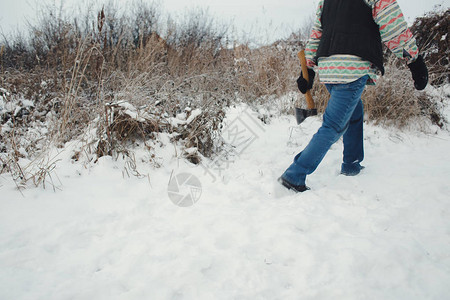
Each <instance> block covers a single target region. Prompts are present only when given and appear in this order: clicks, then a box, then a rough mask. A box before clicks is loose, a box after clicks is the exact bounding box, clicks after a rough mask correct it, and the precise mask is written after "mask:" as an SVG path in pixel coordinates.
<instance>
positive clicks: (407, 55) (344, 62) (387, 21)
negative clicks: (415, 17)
mask: <svg viewBox="0 0 450 300" xmlns="http://www.w3.org/2000/svg"><path fill="white" fill-rule="evenodd" d="M324 1H325V0H320V1H319V5H318V8H317V13H316V20H315V22H314V25H313V28H312V31H311V35H310V39H309V41H308V43H307V45H306V50H305V55H306V59H307V62H308V66H309V67H311V68H312V67H316V66H315V63H314V61H313V58H314V56H315V54H316V52H317V49H318V47H319V44H320V39H321V37H322V23H321V15H322V8H323V2H324ZM363 1H365V2H366V3H367V5H369V6H370V7H371V8H372V15H373V19H374V21H375V23H376V24H378V26H379V28H380V34H381V40H382V41H383V43H384V44H385V45H386V46H387V47H388V48H389V49H390V50H391V51H392V52H393V53H394V54H395V55H396V56H397V57H399V58H403V59H405V60H406V62H407V63H410V62H413V61H414V60H415V59H416V58H417V56H418V54H419V51H418V49H417V45H416V40H415V39H414V37H413V35H412V33H411V31H410V30H409V29H408V25H407V23H406V21H405V18H404V16H403V13H402V11H401V10H400V6H399V5H398V3H397V1H396V0H363ZM317 69H318V72H319V77H320V82H322V83H332V84H338V83H349V82H352V81H355V80H357V79H358V78H361V77H362V76H365V75H369V80H368V82H367V83H368V84H375V83H376V79H377V73H378V72H377V69H376V68H375V66H374V65H373V64H372V63H370V62H369V61H365V60H363V59H362V58H360V57H358V56H354V55H341V54H338V55H332V56H329V57H321V58H319V61H318V66H317Z"/></svg>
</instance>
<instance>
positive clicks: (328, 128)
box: [282, 75, 368, 185]
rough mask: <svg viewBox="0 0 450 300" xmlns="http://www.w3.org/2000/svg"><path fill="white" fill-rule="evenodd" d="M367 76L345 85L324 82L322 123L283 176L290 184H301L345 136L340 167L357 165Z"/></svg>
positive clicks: (362, 157)
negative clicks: (327, 95) (326, 98)
mask: <svg viewBox="0 0 450 300" xmlns="http://www.w3.org/2000/svg"><path fill="white" fill-rule="evenodd" d="M367 79H368V75H366V76H363V77H361V78H359V79H358V80H356V81H353V82H351V83H347V84H326V85H325V86H326V88H327V90H328V92H329V93H330V96H331V97H330V100H329V101H328V105H327V108H326V109H325V113H324V115H323V123H322V126H321V127H320V128H319V130H318V131H317V133H316V134H315V135H314V136H313V137H312V139H311V141H310V142H309V144H308V146H306V148H305V149H304V150H303V151H302V152H300V153H299V154H297V155H296V156H295V158H294V162H293V163H292V164H291V165H290V166H289V168H287V170H286V171H285V172H284V173H283V175H282V177H283V178H284V179H285V180H287V181H288V182H290V183H291V184H293V185H304V184H305V180H306V175H309V174H311V173H312V172H314V171H315V170H316V168H317V166H318V165H319V164H320V162H321V161H322V159H323V158H324V156H325V154H326V153H327V152H328V150H329V149H330V147H331V145H333V144H334V143H335V142H336V141H337V140H338V139H339V138H340V137H341V136H344V153H343V154H344V159H343V160H344V163H343V165H342V168H344V167H348V168H351V167H352V166H353V167H355V168H356V167H358V168H359V167H360V165H359V163H360V162H361V161H362V160H363V159H364V146H363V119H364V109H363V104H362V101H361V94H362V92H363V91H364V88H365V86H366V82H367Z"/></svg>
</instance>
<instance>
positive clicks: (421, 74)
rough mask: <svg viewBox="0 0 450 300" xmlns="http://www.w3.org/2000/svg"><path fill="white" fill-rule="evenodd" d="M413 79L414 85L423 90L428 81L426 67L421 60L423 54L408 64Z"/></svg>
mask: <svg viewBox="0 0 450 300" xmlns="http://www.w3.org/2000/svg"><path fill="white" fill-rule="evenodd" d="M408 68H409V69H410V70H411V74H412V78H413V80H414V87H415V88H416V89H417V90H419V91H420V90H423V89H424V88H425V87H426V86H427V83H428V69H427V66H426V65H425V62H424V61H423V56H422V55H419V56H418V57H417V59H416V60H415V61H414V62H412V63H410V64H409V65H408Z"/></svg>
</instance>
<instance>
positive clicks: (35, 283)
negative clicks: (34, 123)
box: [0, 107, 450, 300]
mask: <svg viewBox="0 0 450 300" xmlns="http://www.w3.org/2000/svg"><path fill="white" fill-rule="evenodd" d="M230 113H231V114H229V115H228V117H227V119H226V123H227V124H238V123H233V121H234V120H236V118H241V123H239V124H241V125H238V126H241V127H238V128H237V129H238V131H239V130H240V131H242V130H243V129H244V127H245V124H247V125H249V124H250V125H249V127H250V128H252V129H253V131H255V132H256V130H259V129H258V128H259V127H258V126H261V127H262V129H261V131H258V132H257V134H256V138H255V139H254V140H253V142H252V143H251V144H249V145H248V147H246V148H245V149H244V151H241V152H239V155H237V156H236V155H235V156H233V160H232V161H230V162H229V163H228V164H224V165H222V169H221V171H220V176H216V177H217V178H216V180H215V181H214V180H213V178H212V177H211V176H210V175H209V174H210V173H214V174H217V170H214V169H212V167H211V166H209V165H208V164H207V162H204V164H203V165H200V166H194V165H191V164H189V163H188V162H187V161H186V160H184V159H180V151H179V149H176V148H175V147H173V146H169V138H170V137H168V136H167V135H161V143H160V144H159V145H156V144H155V145H154V151H155V155H156V159H158V160H159V161H160V162H161V168H158V169H154V168H153V167H151V166H149V165H147V164H146V163H143V162H141V161H142V160H141V158H144V157H145V155H148V154H146V152H144V151H141V150H139V151H137V153H136V161H137V162H138V163H139V164H140V167H141V169H144V170H145V172H143V173H144V174H148V177H146V178H144V179H138V178H136V177H133V176H132V177H128V176H127V175H126V172H124V161H121V160H120V159H119V160H118V161H114V160H112V159H111V158H110V157H102V158H100V159H99V161H98V163H97V164H96V165H95V166H93V167H85V166H83V165H81V164H77V163H74V164H73V163H71V161H70V159H67V157H63V156H61V158H62V161H61V163H60V164H59V165H58V168H57V174H58V177H59V178H60V179H61V182H62V183H63V186H62V190H61V191H57V192H53V191H52V190H50V189H47V190H42V189H28V190H25V191H23V194H24V196H21V194H20V193H19V192H17V191H16V190H15V189H14V185H13V183H12V182H11V181H10V180H9V178H8V177H6V176H2V177H0V184H1V185H2V187H1V188H2V192H1V196H0V197H1V200H0V299H46V300H48V299H127V300H129V299H227V300H228V299H249V300H250V299H252V300H253V299H270V300H272V299H409V300H411V299H445V298H447V297H448V294H449V292H450V287H449V285H448V283H449V282H450V256H449V253H450V219H449V218H448V212H449V211H450V201H449V196H448V195H450V185H449V179H450V164H449V163H448V153H449V152H450V134H449V132H447V131H442V130H440V131H438V133H437V134H434V135H429V134H424V133H415V132H406V131H405V132H399V131H397V130H394V129H386V128H381V127H377V126H372V125H367V126H366V129H365V144H366V159H365V161H364V165H365V166H366V169H365V170H363V172H362V173H361V174H360V175H359V176H356V177H345V176H342V175H339V168H340V162H341V157H342V143H341V142H338V143H337V144H336V145H334V146H333V147H332V148H331V150H330V152H329V153H328V154H327V156H326V157H325V159H324V161H323V163H322V164H321V165H320V166H319V168H318V169H317V171H316V172H315V173H314V174H313V175H312V176H310V177H309V178H308V181H307V183H308V185H309V186H310V187H311V188H312V190H311V191H308V192H305V193H303V194H294V193H291V192H289V191H286V190H284V189H283V188H282V187H281V186H279V184H278V183H277V182H276V179H277V177H278V176H279V175H280V174H281V173H282V172H283V171H284V169H285V168H286V167H287V166H288V165H289V164H290V162H291V161H292V159H293V157H294V155H295V154H296V153H297V152H298V151H300V150H301V149H302V148H303V147H304V146H305V145H306V144H307V143H308V141H309V139H310V138H311V136H312V135H313V134H314V133H315V131H316V130H317V128H318V127H319V126H320V118H319V117H310V118H308V119H307V120H306V121H305V122H304V123H302V124H301V125H300V126H296V125H295V120H294V117H293V116H289V117H279V118H276V119H272V121H271V122H270V124H269V125H265V124H263V123H262V122H260V123H259V125H258V126H257V125H256V124H257V123H255V124H253V120H255V119H256V120H258V119H257V115H256V114H255V113H253V112H252V111H249V110H246V109H245V107H238V108H237V109H236V110H233V111H231V112H230ZM242 113H246V115H245V116H243V115H242ZM192 115H193V114H191V116H192ZM228 141H229V142H230V143H231V145H230V146H231V147H233V146H234V147H238V146H240V145H242V144H234V145H233V143H235V142H240V141H241V140H239V139H238V140H236V139H231V140H228ZM208 166H209V167H208ZM183 172H184V173H189V174H192V175H194V176H196V177H197V178H198V179H199V180H200V182H201V189H202V194H201V198H200V199H199V201H198V202H197V203H195V205H193V206H191V207H188V208H181V207H178V206H176V205H174V204H173V203H172V202H171V201H170V200H169V197H168V190H167V189H168V182H169V180H170V178H172V177H173V176H175V175H176V174H179V173H183Z"/></svg>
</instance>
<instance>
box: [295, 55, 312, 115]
mask: <svg viewBox="0 0 450 300" xmlns="http://www.w3.org/2000/svg"><path fill="white" fill-rule="evenodd" d="M297 56H298V58H299V59H300V65H301V66H302V74H303V78H305V79H306V80H307V81H308V82H309V74H308V67H307V66H306V57H305V50H301V51H300V52H299V53H297ZM305 96H306V105H307V107H308V109H314V108H316V105H315V104H314V100H313V97H312V96H311V91H310V90H308V91H307V92H306V94H305Z"/></svg>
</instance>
